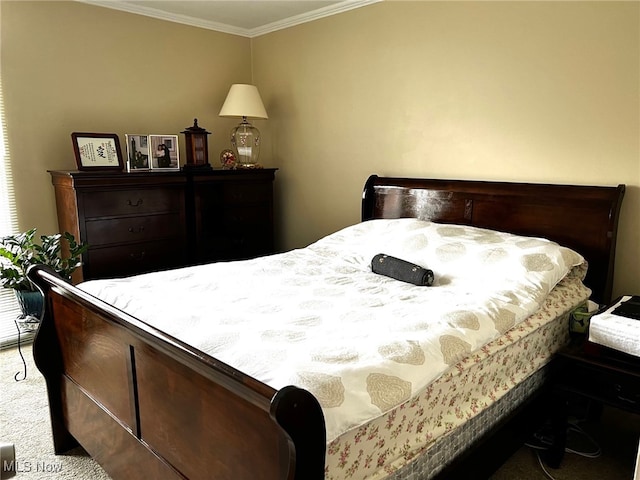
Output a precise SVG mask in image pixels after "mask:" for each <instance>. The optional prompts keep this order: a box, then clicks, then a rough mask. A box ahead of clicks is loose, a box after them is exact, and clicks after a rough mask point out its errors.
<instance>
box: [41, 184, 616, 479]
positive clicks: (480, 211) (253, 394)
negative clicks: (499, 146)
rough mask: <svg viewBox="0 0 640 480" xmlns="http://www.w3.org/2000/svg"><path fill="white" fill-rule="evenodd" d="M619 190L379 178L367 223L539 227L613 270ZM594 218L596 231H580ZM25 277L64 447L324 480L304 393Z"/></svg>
mask: <svg viewBox="0 0 640 480" xmlns="http://www.w3.org/2000/svg"><path fill="white" fill-rule="evenodd" d="M623 192H624V186H618V187H587V186H580V187H575V186H552V185H525V184H515V183H514V184H508V183H491V182H471V181H442V180H428V179H398V178H384V177H377V176H372V177H370V178H369V180H368V181H367V183H366V186H365V190H364V193H363V203H362V206H363V209H362V218H363V219H364V220H368V219H372V218H398V217H420V218H424V219H432V220H435V221H441V222H455V223H466V224H473V225H479V226H485V227H492V228H496V229H500V230H505V231H511V232H523V233H528V234H533V235H535V234H537V235H544V236H546V237H548V238H551V239H553V240H557V241H560V242H563V243H566V244H567V245H569V246H572V247H574V248H575V249H576V250H578V251H579V252H580V253H583V254H584V255H585V256H586V257H587V259H588V260H589V261H590V262H591V264H592V266H593V268H595V269H596V271H599V272H610V271H611V270H610V269H611V268H612V267H610V263H612V262H613V256H614V250H615V239H616V227H617V219H618V213H619V208H620V203H621V200H622V195H623ZM587 216H588V218H589V221H588V222H585V223H588V228H585V229H581V230H578V229H575V228H574V227H573V226H574V224H575V222H576V221H580V220H581V219H584V218H586V217H587ZM29 277H30V278H31V279H32V280H33V281H34V282H36V283H37V284H38V285H39V286H40V288H41V289H42V291H43V292H44V293H45V295H46V313H45V318H44V320H43V322H42V326H41V328H40V330H39V332H38V334H37V337H36V340H35V343H34V357H35V361H36V364H37V366H38V368H39V369H40V371H41V372H42V373H43V375H44V377H45V379H46V382H47V391H48V396H49V405H50V414H51V421H52V427H53V441H54V447H55V451H56V452H57V453H62V452H65V451H67V450H68V449H70V448H72V447H74V446H75V445H77V444H78V443H79V444H81V445H82V446H83V447H84V448H85V449H86V450H87V452H89V453H90V454H91V455H92V456H93V457H94V458H95V459H96V460H97V461H98V462H99V463H100V464H101V465H103V467H104V468H105V470H106V471H107V472H108V473H109V474H110V475H111V476H112V477H113V478H127V479H128V478H167V479H170V478H176V479H177V478H191V479H198V478H207V479H208V478H216V479H224V478H229V479H234V480H237V479H256V478H268V479H282V478H287V479H291V478H296V479H304V480H308V479H320V478H323V476H324V460H325V450H326V443H325V427H324V420H323V415H322V411H321V409H320V407H319V404H318V402H317V401H316V399H315V398H314V397H313V396H312V395H311V394H309V393H308V392H307V391H305V390H302V389H300V388H297V387H295V386H289V387H285V388H283V389H281V390H274V389H273V388H271V387H269V386H268V385H265V384H263V383H261V382H259V381H257V380H256V379H254V378H252V377H250V376H249V375H246V374H244V373H243V372H241V371H239V370H237V369H235V368H234V367H233V366H230V365H226V364H224V363H222V362H220V361H219V360H217V359H216V358H214V357H211V356H209V355H206V354H204V353H203V352H201V351H199V350H197V349H195V348H193V347H191V346H189V345H186V344H184V343H182V342H180V341H178V340H176V339H174V338H172V337H169V336H168V335H166V334H164V333H163V332H161V331H158V330H156V329H154V328H151V327H149V326H148V325H146V324H145V323H143V322H141V321H139V320H137V319H136V318H133V317H131V316H130V315H127V314H125V313H123V312H122V311H119V310H117V309H115V308H113V307H111V306H110V305H107V304H105V303H104V302H101V301H99V300H97V299H95V298H94V297H92V296H90V295H87V294H85V293H84V292H82V291H81V290H79V289H77V288H75V287H73V286H72V285H70V284H68V283H65V282H64V281H62V280H61V279H60V278H58V277H56V276H55V275H53V274H51V273H50V272H48V271H47V270H46V269H43V268H40V267H34V268H32V269H31V270H30V271H29ZM592 286H593V287H594V288H595V289H596V290H595V292H596V294H597V295H598V296H600V298H604V297H605V296H606V295H607V292H610V291H611V285H610V283H609V281H604V282H599V283H595V284H592ZM185 308H188V305H185ZM212 314H215V305H212ZM499 427H500V426H497V427H496V428H499ZM482 444H485V440H484V439H483V440H482ZM470 478H471V477H470Z"/></svg>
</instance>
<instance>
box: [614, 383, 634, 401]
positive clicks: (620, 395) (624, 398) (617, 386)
mask: <svg viewBox="0 0 640 480" xmlns="http://www.w3.org/2000/svg"><path fill="white" fill-rule="evenodd" d="M613 389H614V390H615V391H616V398H617V399H618V400H620V401H621V402H625V403H630V404H631V405H637V403H638V398H635V399H634V398H629V396H627V395H626V394H625V393H624V392H623V390H624V389H623V388H622V386H621V385H620V384H615V385H614V386H613Z"/></svg>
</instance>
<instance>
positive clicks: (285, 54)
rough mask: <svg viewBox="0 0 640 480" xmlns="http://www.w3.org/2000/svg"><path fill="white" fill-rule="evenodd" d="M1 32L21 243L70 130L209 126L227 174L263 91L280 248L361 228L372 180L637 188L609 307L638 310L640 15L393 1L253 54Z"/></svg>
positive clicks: (24, 20)
mask: <svg viewBox="0 0 640 480" xmlns="http://www.w3.org/2000/svg"><path fill="white" fill-rule="evenodd" d="M0 18H1V24H0V27H1V31H0V34H1V37H0V38H1V41H2V43H1V49H2V50H1V65H2V81H3V88H4V97H5V108H6V118H7V124H8V137H9V147H10V150H11V156H12V162H13V169H14V177H15V187H16V191H17V201H18V207H19V212H20V227H21V228H22V229H26V228H28V227H30V226H37V227H38V228H39V229H40V230H41V231H42V232H43V233H44V232H52V231H55V230H57V226H56V220H55V205H54V204H53V190H52V187H51V184H50V180H49V176H48V174H47V173H46V170H47V169H58V168H74V167H75V161H74V158H73V151H72V147H71V140H70V133H71V132H72V131H83V130H84V131H95V132H115V133H117V134H118V135H119V136H120V137H121V140H122V141H123V140H124V134H126V133H160V134H162V133H178V134H179V132H180V131H182V130H183V129H184V128H185V127H187V126H189V125H191V122H192V120H193V118H194V117H198V118H199V120H200V122H199V123H200V124H201V125H202V126H204V127H206V128H207V129H209V131H212V132H213V135H211V137H210V144H211V146H210V160H211V161H212V163H214V164H215V162H216V161H217V157H218V154H219V152H220V150H222V149H223V148H226V147H227V146H228V141H227V137H228V131H229V130H230V129H231V127H232V126H233V125H234V124H235V123H236V122H235V121H234V120H232V119H221V118H219V117H218V116H217V113H218V111H219V108H220V106H221V104H222V101H223V100H224V96H225V95H226V92H227V89H228V87H229V85H230V84H231V83H236V82H250V81H253V82H254V83H255V84H257V85H258V86H259V88H260V91H261V93H262V95H263V99H264V101H265V105H266V107H267V111H268V113H269V120H266V121H265V120H261V121H256V122H255V123H256V125H257V126H258V127H259V128H260V129H261V130H262V132H263V134H264V137H263V138H264V146H263V154H262V158H261V160H262V163H264V164H265V165H268V166H275V167H279V168H280V170H279V172H278V174H277V181H276V192H277V209H278V221H279V229H278V239H277V240H278V244H279V246H280V247H281V248H283V249H288V248H294V247H299V246H303V245H306V244H308V243H309V242H312V241H314V240H316V239H317V238H318V237H320V236H322V235H324V234H327V233H329V232H331V231H334V230H336V229H338V228H341V227H343V226H345V225H347V224H349V223H353V222H356V221H358V220H359V215H360V194H361V190H362V186H363V184H364V182H365V180H366V178H367V177H368V175H369V174H371V173H378V174H381V175H404V176H428V177H442V178H467V179H491V180H513V181H532V182H560V183H579V184H580V183H582V184H587V183H593V184H603V185H614V184H618V183H625V184H627V187H628V190H627V195H626V197H625V200H624V202H623V209H622V216H621V226H620V237H619V240H618V259H617V260H618V261H617V266H616V282H615V286H614V294H619V293H623V292H636V293H637V292H639V291H640V120H639V115H640V94H639V89H640V74H639V71H640V65H639V58H640V46H639V44H640V25H639V23H640V4H639V3H637V2H566V3H565V2H562V3H559V2H389V1H386V2H383V3H378V4H374V5H370V6H367V7H364V8H360V9H357V10H353V11H350V12H346V13H343V14H340V15H337V16H333V17H329V18H325V19H321V20H317V21H314V22H310V23H307V24H303V25H299V26H297V27H293V28H289V29H286V30H283V31H280V32H275V33H272V34H268V35H264V36H261V37H258V38H256V39H253V40H248V39H246V38H243V37H238V36H233V35H228V34H222V33H217V32H211V31H208V30H204V29H199V28H194V27H188V26H184V25H179V24H172V23H169V22H164V21H161V20H155V19H150V18H146V17H142V16H138V15H132V14H127V13H123V12H118V11H113V10H109V9H104V8H101V7H96V6H91V5H86V4H82V3H78V2H14V1H6V0H2V2H1V3H0ZM252 69H253V73H252ZM96 73H97V74H96ZM182 138H183V137H182V136H181V139H182ZM182 150H184V146H182ZM181 154H182V155H183V156H184V151H182V152H181ZM568 228H579V226H577V225H569V226H568Z"/></svg>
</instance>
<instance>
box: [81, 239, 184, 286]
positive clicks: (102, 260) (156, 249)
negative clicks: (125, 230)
mask: <svg viewBox="0 0 640 480" xmlns="http://www.w3.org/2000/svg"><path fill="white" fill-rule="evenodd" d="M87 256H88V265H87V267H88V268H87V269H86V270H85V279H88V278H109V277H119V276H127V275H134V274H138V273H145V272H150V271H153V270H162V269H165V268H173V267H179V266H182V265H184V264H185V263H186V249H185V248H184V243H183V242H176V241H172V240H165V241H154V242H143V243H132V244H128V245H119V246H113V247H102V248H89V251H88V252H87Z"/></svg>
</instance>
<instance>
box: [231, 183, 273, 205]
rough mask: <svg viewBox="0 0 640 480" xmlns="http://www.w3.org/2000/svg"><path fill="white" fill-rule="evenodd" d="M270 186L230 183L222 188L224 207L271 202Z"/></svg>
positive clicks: (269, 184) (266, 184)
mask: <svg viewBox="0 0 640 480" xmlns="http://www.w3.org/2000/svg"><path fill="white" fill-rule="evenodd" d="M272 189H273V187H272V185H271V182H269V183H256V182H251V183H231V184H228V185H224V186H223V187H222V202H223V203H224V205H242V204H257V203H263V202H271V195H272Z"/></svg>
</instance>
